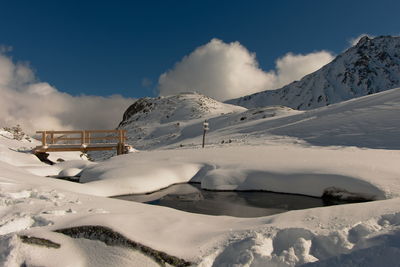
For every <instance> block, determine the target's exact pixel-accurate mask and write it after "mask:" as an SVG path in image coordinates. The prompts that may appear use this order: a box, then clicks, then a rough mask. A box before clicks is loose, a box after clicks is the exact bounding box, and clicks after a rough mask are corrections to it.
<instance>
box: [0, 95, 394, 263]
mask: <svg viewBox="0 0 400 267" xmlns="http://www.w3.org/2000/svg"><path fill="white" fill-rule="evenodd" d="M397 91H398V90H397ZM397 91H393V92H395V93H396V94H397ZM386 93H387V92H386ZM394 96H395V95H392V99H394ZM378 97H380V98H381V99H389V98H390V97H389V96H387V95H386V96H385V97H382V95H380V96H378ZM366 99H368V98H366ZM369 99H370V98H369ZM370 100H371V99H370ZM363 101H365V99H364V100H363ZM385 101H386V102H385ZM385 101H383V100H382V102H381V103H382V105H381V106H380V107H381V108H380V110H384V112H385V114H386V115H387V116H386V117H387V120H386V121H387V122H390V123H396V120H395V115H398V109H397V108H396V107H397V106H396V105H395V104H391V106H390V105H387V104H385V103H387V102H388V101H387V100H385ZM374 103H375V106H379V105H378V104H377V102H374ZM339 105H342V106H341V107H342V108H336V110H339V111H340V112H343V105H345V104H339ZM357 105H358V104H357ZM368 105H370V104H368ZM353 106H354V103H353ZM338 107H340V106H338ZM359 107H360V108H361V107H362V104H359ZM367 107H368V106H365V108H367ZM329 109H333V110H335V106H332V107H328V108H324V109H322V110H323V111H324V110H325V111H324V112H325V113H327V111H326V110H329ZM323 111H315V112H316V113H318V112H323ZM320 114H322V113H320ZM338 114H340V113H336V114H335V113H334V112H332V113H330V114H325V115H324V116H328V115H330V116H331V118H332V117H335V116H336V118H337V116H338ZM377 114H379V113H377ZM322 115H323V114H322ZM322 115H321V117H323V116H322ZM348 115H349V114H348ZM390 115H391V116H390ZM293 116H307V115H302V114H300V115H298V114H295V115H293ZM348 117H350V116H348ZM277 120H281V121H282V120H283V123H286V124H282V125H285V127H291V126H290V125H289V124H288V123H287V122H288V120H294V118H293V117H291V118H289V117H285V118H278V119H277ZM349 120H350V119H349ZM384 121H385V120H384V118H382V120H380V121H379V123H381V124H384ZM267 123H268V124H271V123H276V124H278V122H276V121H269V120H261V121H257V122H255V121H252V122H248V123H247V124H244V125H241V126H240V127H243V126H245V127H243V128H242V129H245V130H246V131H249V129H250V125H251V124H254V125H258V126H257V127H254V129H257V133H260V131H261V126H260V125H261V124H267ZM291 123H292V124H291V125H292V126H293V125H300V124H301V123H304V120H299V123H298V124H293V121H292V122H291ZM332 123H333V122H332ZM335 123H336V124H337V125H338V121H335ZM377 123H378V122H377ZM371 124H372V125H371V127H369V128H370V129H374V127H373V124H374V123H372V122H371ZM348 125H350V123H348ZM358 125H359V127H357V126H358ZM358 125H357V124H351V126H352V128H351V129H352V132H353V133H354V134H356V135H358V136H362V133H363V132H366V130H365V128H364V127H365V124H364V123H361V124H358ZM383 126H384V125H383ZM387 126H388V129H389V126H390V131H388V133H389V135H388V137H387V136H385V133H384V132H381V136H380V137H381V138H382V139H385V138H386V139H390V138H392V137H393V136H394V135H395V131H396V129H397V131H398V132H400V129H399V128H400V127H398V126H399V125H397V127H396V125H387ZM285 127H281V128H279V129H284V128H285ZM276 129H278V128H276ZM297 129H298V130H299V129H300V127H299V128H297ZM344 129H348V127H345V128H344ZM224 131H227V130H224ZM267 133H268V132H267ZM217 134H218V133H210V137H211V136H213V135H214V136H217ZM273 134H276V133H273ZM313 135H314V136H317V133H316V132H313ZM222 136H223V135H222V134H221V135H220V137H222ZM249 136H252V135H251V134H250V135H249ZM255 136H257V134H254V137H255ZM271 136H272V135H271ZM276 136H278V135H274V136H272V138H271V139H270V140H268V142H265V141H264V140H262V139H260V138H259V139H257V138H252V139H251V141H250V142H248V143H240V144H235V143H232V144H229V145H225V144H224V145H210V146H209V147H207V148H206V149H198V148H197V147H193V148H182V149H171V150H155V151H150V152H139V153H133V154H129V155H124V156H118V157H114V158H112V159H110V160H107V161H104V162H99V163H97V164H96V163H89V162H87V161H84V160H72V161H66V162H62V163H59V164H56V165H54V166H47V165H44V164H42V163H40V162H39V161H38V160H37V159H36V158H34V157H31V155H29V154H26V153H24V152H18V151H24V150H23V149H20V147H23V146H29V144H28V143H27V142H20V141H18V142H17V141H15V140H12V138H11V137H10V136H8V137H7V133H4V132H0V144H1V146H0V153H1V154H0V155H1V157H0V196H1V198H0V234H1V237H0V265H4V266H21V265H23V264H25V265H27V266H30V265H33V266H124V265H125V266H147V265H148V266H151V265H159V264H160V261H157V260H156V257H155V256H154V254H152V255H150V254H149V253H143V250H140V249H132V248H128V247H126V246H122V245H107V242H104V240H107V238H106V237H105V236H106V234H105V233H104V229H111V230H112V231H114V232H117V233H119V234H122V235H123V236H124V237H125V238H126V239H129V240H131V241H134V242H137V243H139V244H141V245H143V246H146V247H149V248H151V249H153V250H157V251H162V252H165V253H167V254H168V255H170V256H174V257H177V258H179V259H182V260H185V261H187V262H190V263H192V264H193V265H198V266H232V265H235V264H237V265H239V266H294V265H302V264H306V265H310V266H361V265H363V266H399V263H398V257H399V255H400V231H399V230H400V205H399V204H400V198H399V196H400V167H399V162H400V151H399V150H390V149H371V148H366V147H368V146H366V147H364V148H361V147H354V146H347V147H340V146H318V147H316V146H311V145H309V144H307V143H305V142H294V140H297V139H294V138H288V137H282V138H279V139H278V141H277V142H276V143H275V144H274V143H273V140H274V138H275V137H276ZM320 136H322V137H321V138H320V139H319V140H329V138H328V136H329V134H327V132H326V131H324V132H321V135H320ZM398 136H400V135H398ZM389 137H390V138H389ZM341 138H342V140H344V136H342V137H341ZM271 140H272V141H271ZM285 140H286V141H287V142H285ZM299 140H300V139H299ZM347 140H349V143H350V141H351V140H354V136H353V135H351V136H350V135H348V139H347ZM363 140H364V141H363V142H367V138H364V139H363ZM371 140H372V141H373V142H377V140H375V139H372V138H371ZM385 142H386V143H385V144H386V145H385V146H388V144H390V143H391V142H392V144H393V143H394V142H395V141H393V140H385ZM327 144H329V143H327ZM396 149H397V147H396ZM60 157H61V156H60ZM76 158H77V159H78V158H79V157H76ZM81 171H82V173H81V178H82V181H83V182H84V183H82V184H78V183H71V182H67V181H64V180H59V179H54V178H49V177H45V176H46V175H57V174H60V173H61V174H68V173H70V174H76V173H78V172H81ZM187 181H197V182H201V184H202V187H204V188H208V189H230V190H245V189H264V190H271V191H277V192H288V193H300V194H307V195H312V196H321V195H322V194H323V193H324V191H325V190H326V189H328V188H332V187H334V188H336V189H337V190H338V192H341V193H342V194H341V195H342V196H347V195H357V196H363V197H365V198H370V199H376V200H377V201H373V202H366V203H359V204H349V205H341V206H331V207H321V208H314V209H307V210H297V211H290V212H286V213H282V214H278V215H273V216H268V217H260V218H251V219H250V218H235V217H229V216H207V215H199V214H191V213H186V212H182V211H178V210H174V209H170V208H166V207H159V206H150V205H146V204H141V203H134V202H127V201H122V200H117V199H110V198H105V197H104V196H110V195H117V194H125V193H139V192H150V191H154V190H157V189H159V188H162V187H165V186H168V185H170V184H173V183H177V182H187ZM79 226H98V227H97V228H96V227H94V228H93V229H94V230H93V231H92V232H90V233H87V232H86V233H85V232H83V233H79V234H78V235H75V236H73V237H71V236H69V235H66V234H63V233H60V232H56V230H60V229H65V228H72V227H79ZM99 226H101V227H106V228H101V227H99ZM86 229H87V228H86ZM102 229H103V230H102ZM64 233H65V231H64ZM79 236H80V237H85V238H76V237H79ZM35 238H36V239H35ZM44 240H47V241H44ZM57 245H59V246H57ZM141 251H142V252H141ZM60 258H61V259H62V261H60ZM161 263H163V262H162V261H161ZM180 263H181V264H183V263H184V261H181V262H180ZM177 265H178V264H177Z"/></svg>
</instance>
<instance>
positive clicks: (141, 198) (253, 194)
mask: <svg viewBox="0 0 400 267" xmlns="http://www.w3.org/2000/svg"><path fill="white" fill-rule="evenodd" d="M115 198H118V199H123V200H129V201H136V202H143V203H148V204H152V205H159V206H165V207H170V208H174V209H178V210H183V211H187V212H192V213H201V214H209V215H229V216H235V217H260V216H267V215H272V214H277V213H282V212H286V211H289V210H298V209H308V208H315V207H322V206H327V205H331V203H326V202H324V201H323V200H322V199H320V198H314V197H307V196H300V195H291V194H279V193H272V192H260V191H245V192H237V191H208V190H203V189H201V188H200V185H199V184H177V185H173V186H171V187H168V188H166V189H163V190H160V191H157V192H154V193H151V194H145V195H125V196H117V197H115Z"/></svg>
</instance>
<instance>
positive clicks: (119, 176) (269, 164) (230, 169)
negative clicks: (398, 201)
mask: <svg viewBox="0 0 400 267" xmlns="http://www.w3.org/2000/svg"><path fill="white" fill-rule="evenodd" d="M244 159H246V160H244ZM399 160H400V152H398V151H386V150H366V149H359V148H353V147H351V148H343V149H337V148H319V147H308V148H305V147H302V146H293V145H286V146H265V145H259V146H245V145H243V146H231V147H213V148H207V149H180V150H164V151H153V152H140V153H134V154H129V155H125V156H122V157H116V158H113V159H110V160H108V161H105V162H103V163H101V164H98V165H95V166H92V167H90V168H87V169H85V170H84V171H83V172H82V182H84V183H86V184H87V185H90V186H91V187H96V188H98V190H103V189H104V191H103V193H104V194H105V195H114V194H130V193H144V192H150V191H155V190H157V189H161V188H164V187H166V186H168V185H171V184H174V183H181V182H187V181H196V182H201V186H202V188H205V189H211V190H267V191H275V192H284V193H295V194H304V195H310V196H322V195H323V194H324V191H325V190H326V189H329V188H336V189H338V190H339V191H340V190H343V192H345V191H348V192H350V193H355V194H357V195H359V196H363V197H365V198H368V199H385V198H391V197H396V196H399V195H400V183H399V179H400V169H399V168H398V167H397V163H398V162H399ZM100 187H101V188H103V189H100Z"/></svg>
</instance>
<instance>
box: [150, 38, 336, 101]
mask: <svg viewBox="0 0 400 267" xmlns="http://www.w3.org/2000/svg"><path fill="white" fill-rule="evenodd" d="M332 59H333V55H332V54H330V53H329V52H326V51H320V52H315V53H311V54H307V55H294V54H292V53H288V54H286V55H285V56H283V57H282V58H280V59H278V60H277V61H276V70H271V71H268V72H265V71H263V70H262V69H260V68H259V66H258V62H257V60H256V56H255V54H254V53H251V52H249V51H248V50H247V49H246V48H245V47H244V46H242V45H241V44H240V43H239V42H233V43H229V44H227V43H224V42H223V41H221V40H218V39H212V40H211V41H210V42H209V43H207V44H206V45H203V46H200V47H198V48H196V49H195V50H194V51H193V52H192V53H191V54H189V55H188V56H185V57H184V58H183V59H182V60H181V61H180V62H178V63H176V64H175V66H174V67H173V69H171V70H169V71H167V72H165V73H163V74H162V75H161V76H160V78H159V85H158V87H159V93H160V95H170V94H177V93H180V92H186V91H196V92H198V93H202V94H205V95H208V96H211V97H213V98H215V99H218V100H227V99H231V98H235V97H240V96H244V95H248V94H252V93H256V92H259V91H264V90H271V89H276V88H279V87H281V86H283V85H286V84H287V83H290V82H292V81H294V80H297V79H300V78H302V77H303V76H304V75H306V74H309V73H311V72H313V71H315V70H317V69H319V68H320V67H322V66H323V65H325V64H327V63H329V62H330V61H331V60H332Z"/></svg>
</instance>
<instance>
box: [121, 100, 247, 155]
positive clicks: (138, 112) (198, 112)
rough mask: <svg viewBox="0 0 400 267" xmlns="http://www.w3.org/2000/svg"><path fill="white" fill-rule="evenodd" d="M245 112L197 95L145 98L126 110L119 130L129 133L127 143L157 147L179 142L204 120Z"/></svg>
mask: <svg viewBox="0 0 400 267" xmlns="http://www.w3.org/2000/svg"><path fill="white" fill-rule="evenodd" d="M245 110H246V109H245V108H243V107H239V106H234V105H229V104H224V103H221V102H218V101H216V100H214V99H212V98H209V97H207V96H204V95H200V94H196V93H182V94H179V95H174V96H167V97H158V98H149V97H146V98H141V99H139V100H137V101H136V102H135V103H133V104H132V105H131V106H130V107H129V108H128V109H127V110H126V112H125V113H124V115H123V120H122V122H121V123H120V124H119V128H122V129H126V130H127V131H128V143H131V144H132V145H134V147H136V148H139V149H144V148H146V149H147V148H156V147H159V146H165V145H167V144H169V143H171V142H176V139H177V138H178V137H179V136H180V135H181V131H182V129H185V128H188V127H190V126H191V125H193V124H202V123H203V121H204V120H205V119H210V118H212V117H217V116H223V115H225V114H232V113H240V112H243V111H245ZM202 129H203V128H202V126H200V128H199V129H196V130H195V131H196V132H197V133H198V134H201V133H202Z"/></svg>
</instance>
